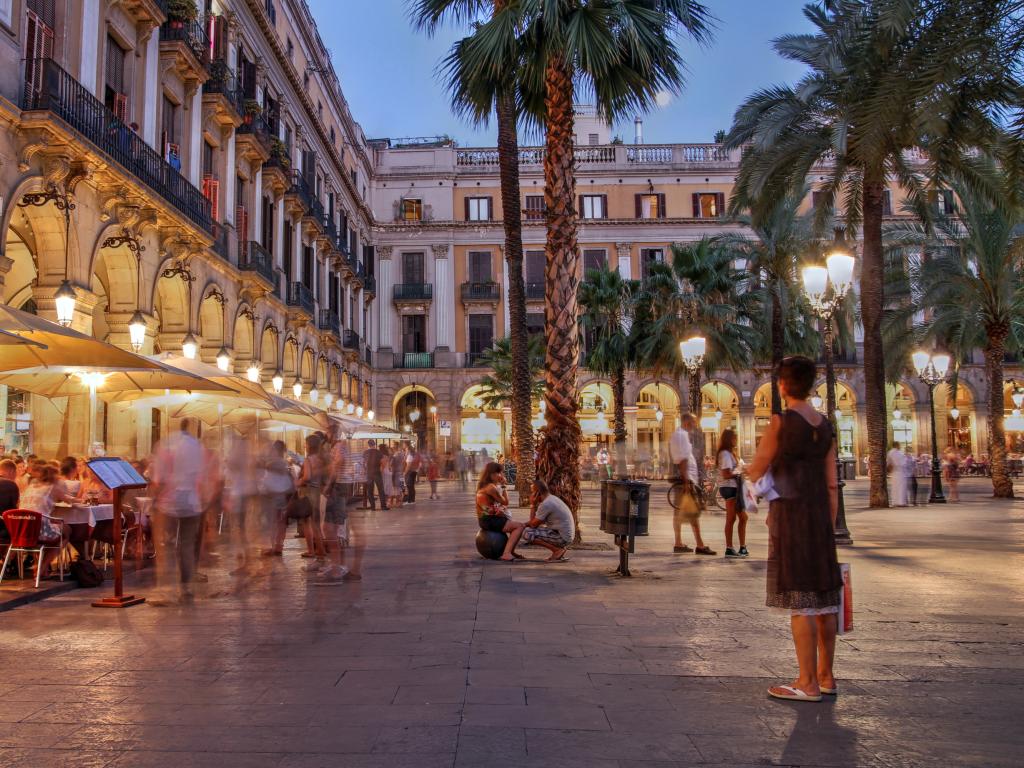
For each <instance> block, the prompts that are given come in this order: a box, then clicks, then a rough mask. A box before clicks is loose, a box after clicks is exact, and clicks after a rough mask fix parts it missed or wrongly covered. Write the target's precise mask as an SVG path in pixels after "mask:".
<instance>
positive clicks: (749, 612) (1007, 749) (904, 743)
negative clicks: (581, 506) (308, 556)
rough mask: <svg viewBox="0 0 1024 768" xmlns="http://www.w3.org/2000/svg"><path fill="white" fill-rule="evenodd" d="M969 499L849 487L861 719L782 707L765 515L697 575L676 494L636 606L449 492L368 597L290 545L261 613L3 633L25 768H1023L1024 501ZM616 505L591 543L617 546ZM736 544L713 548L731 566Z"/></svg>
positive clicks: (164, 610) (235, 600) (369, 580)
mask: <svg viewBox="0 0 1024 768" xmlns="http://www.w3.org/2000/svg"><path fill="white" fill-rule="evenodd" d="M963 485H964V497H965V501H964V502H963V503H961V504H950V505H946V506H945V507H937V506H932V507H920V508H909V509H890V510H878V511H867V510H865V509H864V501H865V493H866V486H865V484H864V483H863V482H855V483H854V484H852V486H851V487H850V488H849V495H848V499H849V507H850V512H849V523H850V528H851V530H852V531H853V534H854V537H855V541H856V544H855V546H853V547H849V548H844V549H843V550H842V552H841V559H843V560H845V561H847V562H850V563H851V564H852V572H853V578H854V585H855V602H856V617H855V631H854V632H852V633H850V634H848V635H846V636H844V637H843V638H842V639H841V640H840V643H839V649H838V653H837V676H838V680H839V685H840V694H839V696H838V697H837V699H836V700H834V701H830V702H826V703H822V704H796V703H789V702H777V701H774V700H770V699H769V698H767V696H766V695H765V689H766V687H767V686H769V685H771V684H773V683H775V682H778V681H781V680H786V681H788V680H789V679H790V678H791V676H792V675H793V674H794V660H793V655H792V650H791V647H790V641H789V637H788V622H787V620H786V618H785V617H784V616H780V615H777V614H773V613H771V612H769V611H768V610H767V609H765V608H764V607H763V592H764V562H763V559H762V558H763V555H764V551H765V538H766V537H765V527H764V517H763V515H758V516H755V517H754V518H753V519H752V520H751V524H750V537H749V538H750V549H751V553H752V556H751V557H750V558H749V559H747V560H725V559H723V558H722V557H715V558H707V557H704V558H698V557H696V556H694V555H673V554H672V553H671V533H670V525H669V521H670V515H669V514H668V510H667V506H666V504H665V503H664V490H663V487H662V486H661V485H660V484H655V487H654V494H653V498H654V505H653V509H652V519H653V524H652V535H651V536H649V537H647V538H644V539H641V540H639V546H638V552H637V554H636V555H635V556H634V557H633V559H632V563H631V564H632V568H633V573H634V577H633V578H632V579H629V580H623V579H619V578H616V577H613V576H611V575H609V574H610V572H611V570H612V569H613V568H614V567H615V565H616V555H615V553H614V552H612V551H610V550H607V549H604V550H596V549H586V550H579V551H575V552H573V553H572V560H571V561H570V562H567V563H559V564H545V563H541V562H525V563H516V564H514V565H506V564H501V563H493V562H484V561H482V560H480V559H479V558H478V556H477V554H476V552H475V550H474V547H473V543H472V539H473V536H474V535H475V532H476V528H475V523H474V521H473V513H472V503H471V498H470V496H469V494H468V493H458V492H456V491H455V490H454V489H452V488H451V487H447V488H444V489H443V496H444V498H443V500H441V501H428V500H426V499H425V498H422V500H421V501H419V502H418V503H417V504H416V505H415V506H412V507H406V508H403V509H400V510H391V511H388V512H379V511H378V512H376V513H374V514H370V513H358V515H357V519H358V521H359V524H360V525H361V528H362V530H363V531H364V533H365V538H366V541H367V545H368V548H367V552H366V560H365V567H364V579H363V581H362V582H358V583H348V584H342V585H337V586H318V585H315V584H313V583H312V580H311V579H309V578H308V577H306V576H305V575H303V574H302V573H301V571H300V566H301V565H302V563H304V562H305V561H302V560H300V558H299V557H298V549H294V547H297V545H298V544H299V543H300V542H299V541H297V540H295V539H292V538H289V547H290V549H289V550H288V551H286V553H285V557H284V558H283V559H280V560H275V561H274V562H273V563H272V564H270V565H268V566H267V570H266V572H265V573H264V574H263V575H261V576H260V577H258V578H254V579H252V580H250V581H249V582H248V583H247V584H246V585H245V587H244V588H243V589H240V590H239V589H236V588H234V587H233V582H232V577H230V576H228V575H227V574H226V573H225V572H224V571H225V570H226V569H220V568H216V567H213V568H210V569H209V576H210V582H209V583H208V584H207V585H205V590H204V593H203V595H201V596H200V599H198V600H197V601H196V603H195V604H194V605H191V606H170V607H156V606H152V605H148V604H147V605H142V606H137V607H133V608H130V609H126V610H123V611H116V610H99V609H93V608H91V607H89V603H90V601H91V600H92V599H95V597H96V594H95V593H96V592H97V590H89V591H86V590H75V591H73V592H70V593H66V594H63V595H59V596H56V597H53V598H50V599H48V600H46V601H43V602H39V603H35V604H32V605H27V606H23V607H20V608H16V609H14V610H12V611H8V612H5V613H2V614H0V659H2V660H3V661H2V666H0V766H32V767H33V768H42V767H46V766H71V765H73V766H80V767H82V768H93V767H97V768H98V767H99V766H117V767H119V768H121V767H124V766H174V767H175V768H200V767H205V766H215V767H216V768H242V767H243V766H244V767H246V768H248V767H249V766H253V767H256V766H259V767H261V768H262V767H263V766H268V767H269V766H274V767H275V768H316V767H319V766H323V767H324V768H327V766H343V767H344V768H371V767H372V768H376V767H378V766H379V767H382V768H384V767H386V768H407V767H408V768H412V767H415V768H435V767H436V768H440V767H442V766H443V767H445V768H449V767H452V766H458V767H466V768H469V767H473V766H481V767H484V766H500V767H504V766H524V767H526V768H539V767H540V766H560V767H561V768H670V767H676V766H689V765H718V766H756V765H765V764H773V765H775V764H778V765H792V766H872V767H873V768H883V767H889V768H902V767H905V766H925V765H927V766H1020V765H1021V764H1022V758H1021V754H1022V748H1024V729H1022V728H1021V727H1020V726H1021V722H1022V713H1024V567H1022V566H1024V502H1016V503H1005V502H999V503H996V502H993V501H992V500H991V499H988V498H986V496H985V485H984V483H983V482H981V481H965V482H964V484H963ZM596 500H597V494H596V492H595V491H588V493H587V510H586V515H585V522H586V528H585V539H586V540H587V541H589V542H607V541H608V540H609V537H607V536H605V535H604V534H602V533H600V532H599V531H598V530H597V523H596V519H595V514H594V511H595V509H596ZM722 522H723V517H722V516H717V515H708V516H706V517H705V518H704V521H703V527H704V531H705V537H706V538H707V540H708V543H709V544H710V545H711V546H712V547H714V548H716V549H718V550H719V552H720V553H721V551H722V548H723V540H722V539H723V537H722V530H721V527H722ZM691 543H692V542H691ZM524 553H525V554H526V555H527V556H528V557H530V558H532V559H537V560H539V559H540V558H541V557H543V555H544V554H545V553H544V552H542V551H540V550H537V549H533V548H529V549H526V550H524ZM137 589H138V591H140V592H141V593H145V592H146V589H147V587H146V586H145V583H143V584H142V585H140V586H139V587H137ZM102 591H104V592H106V591H109V583H108V585H105V586H104V587H103V588H102Z"/></svg>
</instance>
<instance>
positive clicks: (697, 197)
mask: <svg viewBox="0 0 1024 768" xmlns="http://www.w3.org/2000/svg"><path fill="white" fill-rule="evenodd" d="M724 214H725V193H723V192H694V193H693V218H695V219H717V218H719V217H720V216H723V215H724Z"/></svg>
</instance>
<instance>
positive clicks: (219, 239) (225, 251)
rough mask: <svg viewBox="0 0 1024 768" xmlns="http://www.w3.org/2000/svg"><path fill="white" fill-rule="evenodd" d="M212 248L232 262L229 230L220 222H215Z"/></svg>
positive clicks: (225, 259)
mask: <svg viewBox="0 0 1024 768" xmlns="http://www.w3.org/2000/svg"><path fill="white" fill-rule="evenodd" d="M212 250H213V252H214V253H216V254H217V255H218V256H220V257H221V258H222V259H224V261H226V262H228V263H229V264H230V263H231V244H230V242H229V241H228V231H227V230H226V229H224V225H222V224H220V223H219V222H216V221H215V222H213V246H212Z"/></svg>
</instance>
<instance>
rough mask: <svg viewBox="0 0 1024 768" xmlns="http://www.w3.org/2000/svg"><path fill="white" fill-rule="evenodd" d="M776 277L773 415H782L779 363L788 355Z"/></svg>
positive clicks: (773, 340)
mask: <svg viewBox="0 0 1024 768" xmlns="http://www.w3.org/2000/svg"><path fill="white" fill-rule="evenodd" d="M781 282H782V281H781V279H780V278H778V277H776V278H775V280H774V283H773V285H772V413H782V395H781V394H779V363H781V362H782V358H783V357H784V356H785V353H786V325H785V322H784V318H783V316H782V295H781V293H782V285H781Z"/></svg>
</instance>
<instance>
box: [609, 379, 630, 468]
mask: <svg viewBox="0 0 1024 768" xmlns="http://www.w3.org/2000/svg"><path fill="white" fill-rule="evenodd" d="M612 395H613V396H614V398H615V416H614V420H615V424H614V431H615V473H616V474H617V475H618V476H619V477H620V478H621V479H623V480H625V479H626V477H627V476H628V474H629V472H628V469H627V467H626V369H625V368H618V369H617V370H616V371H615V372H614V373H613V374H612Z"/></svg>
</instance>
